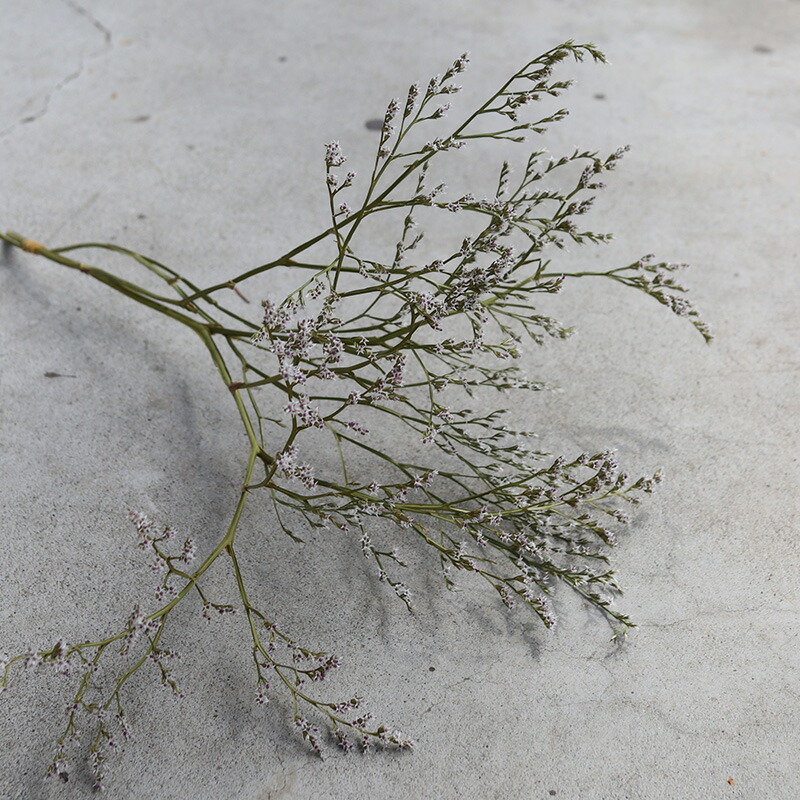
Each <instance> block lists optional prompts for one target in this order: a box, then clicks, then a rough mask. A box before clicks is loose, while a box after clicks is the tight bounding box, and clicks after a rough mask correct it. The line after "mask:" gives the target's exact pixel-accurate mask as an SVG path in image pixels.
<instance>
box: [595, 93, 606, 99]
mask: <svg viewBox="0 0 800 800" xmlns="http://www.w3.org/2000/svg"><path fill="white" fill-rule="evenodd" d="M593 97H594V99H595V100H605V99H606V96H605V95H604V94H603V93H602V92H598V93H597V94H595V95H593Z"/></svg>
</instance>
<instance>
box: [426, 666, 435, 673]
mask: <svg viewBox="0 0 800 800" xmlns="http://www.w3.org/2000/svg"><path fill="white" fill-rule="evenodd" d="M428 672H436V667H428Z"/></svg>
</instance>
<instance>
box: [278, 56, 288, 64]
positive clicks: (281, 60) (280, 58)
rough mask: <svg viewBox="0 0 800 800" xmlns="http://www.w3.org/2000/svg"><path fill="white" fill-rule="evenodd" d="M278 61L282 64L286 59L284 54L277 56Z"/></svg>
mask: <svg viewBox="0 0 800 800" xmlns="http://www.w3.org/2000/svg"><path fill="white" fill-rule="evenodd" d="M278 61H280V62H281V64H282V63H283V62H284V61H286V56H278Z"/></svg>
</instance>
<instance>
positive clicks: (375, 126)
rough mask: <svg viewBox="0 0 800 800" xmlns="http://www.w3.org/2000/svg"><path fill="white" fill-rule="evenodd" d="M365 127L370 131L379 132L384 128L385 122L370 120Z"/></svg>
mask: <svg viewBox="0 0 800 800" xmlns="http://www.w3.org/2000/svg"><path fill="white" fill-rule="evenodd" d="M364 127H365V128H366V129H367V130H368V131H379V130H380V129H381V128H382V127H383V120H382V119H368V120H367V121H366V122H365V123H364Z"/></svg>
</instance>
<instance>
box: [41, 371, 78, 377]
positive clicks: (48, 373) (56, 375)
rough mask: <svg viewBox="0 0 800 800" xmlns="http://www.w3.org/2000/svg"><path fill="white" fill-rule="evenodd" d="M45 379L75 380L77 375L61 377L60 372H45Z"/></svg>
mask: <svg viewBox="0 0 800 800" xmlns="http://www.w3.org/2000/svg"><path fill="white" fill-rule="evenodd" d="M44 376H45V378H77V377H78V376H77V375H62V374H61V373H60V372H45V374H44Z"/></svg>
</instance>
